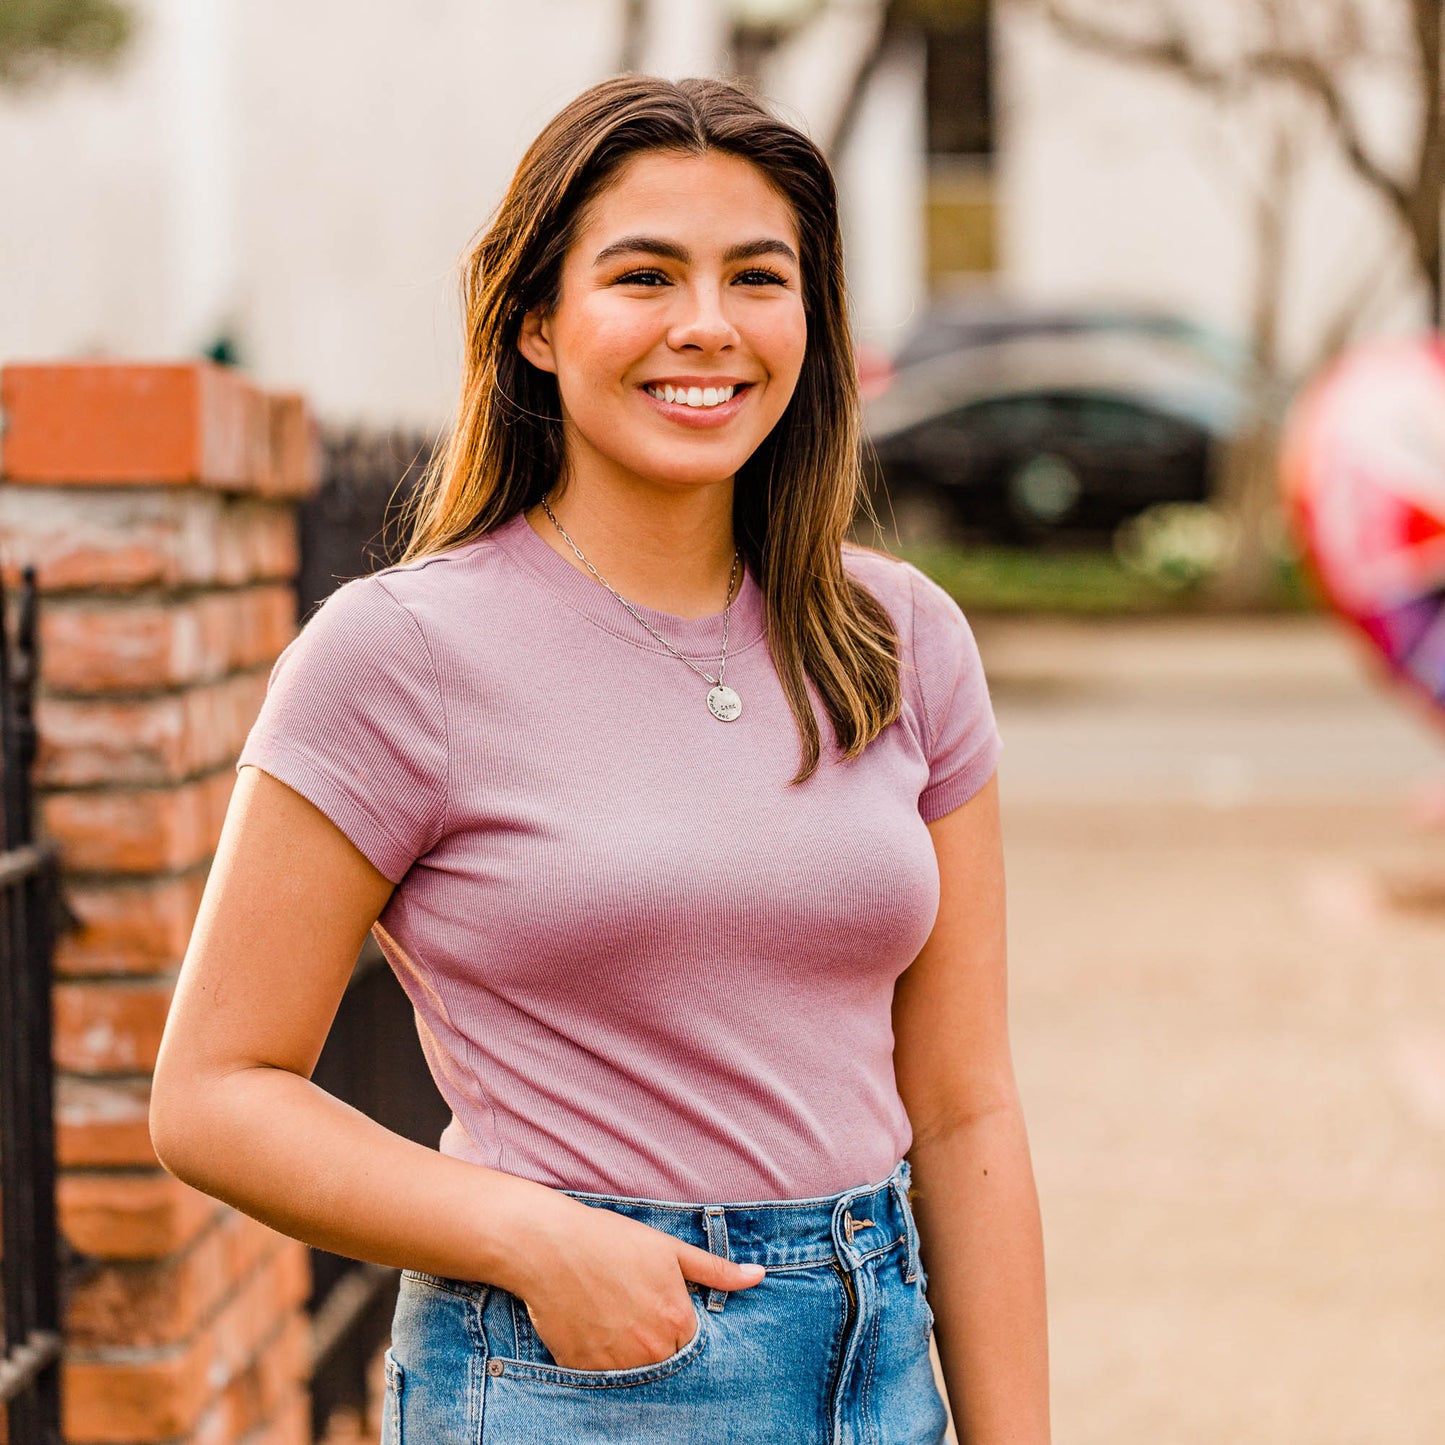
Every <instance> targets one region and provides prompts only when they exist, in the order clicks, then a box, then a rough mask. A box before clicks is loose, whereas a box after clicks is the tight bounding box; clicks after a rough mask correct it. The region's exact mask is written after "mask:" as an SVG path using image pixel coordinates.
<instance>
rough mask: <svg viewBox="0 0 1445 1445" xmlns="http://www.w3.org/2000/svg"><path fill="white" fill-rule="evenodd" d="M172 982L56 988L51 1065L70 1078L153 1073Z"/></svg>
mask: <svg viewBox="0 0 1445 1445" xmlns="http://www.w3.org/2000/svg"><path fill="white" fill-rule="evenodd" d="M174 992H175V979H174V978H172V977H161V978H156V979H136V980H132V979H126V980H124V981H110V982H105V983H70V982H65V983H57V984H56V986H55V989H54V991H53V994H52V999H53V1004H54V1019H55V1063H56V1067H57V1068H59V1069H65V1070H68V1071H69V1072H71V1073H73V1074H120V1073H137V1072H141V1071H144V1070H150V1069H154V1068H155V1062H156V1054H157V1052H158V1051H159V1049H160V1043H161V1033H162V1031H163V1030H164V1028H165V1023H166V1014H167V1012H168V1011H169V1010H170V1006H171V996H172V995H173V994H174Z"/></svg>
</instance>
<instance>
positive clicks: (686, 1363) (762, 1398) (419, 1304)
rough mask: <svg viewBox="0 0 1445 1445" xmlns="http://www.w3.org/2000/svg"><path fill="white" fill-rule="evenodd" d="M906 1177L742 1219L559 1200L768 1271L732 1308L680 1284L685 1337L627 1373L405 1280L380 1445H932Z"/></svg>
mask: <svg viewBox="0 0 1445 1445" xmlns="http://www.w3.org/2000/svg"><path fill="white" fill-rule="evenodd" d="M909 1177H910V1176H909V1167H908V1161H907V1160H906V1159H905V1160H902V1161H900V1163H899V1164H898V1166H897V1168H895V1169H894V1171H893V1173H892V1174H891V1175H890V1176H889V1177H888V1178H887V1179H885V1180H884V1181H883V1182H882V1183H880V1184H869V1185H863V1186H862V1187H860V1188H857V1189H849V1190H845V1191H844V1192H843V1193H841V1194H836V1195H831V1196H827V1197H823V1198H816V1199H769V1200H761V1201H757V1202H754V1203H747V1204H696V1205H694V1204H678V1203H671V1202H666V1201H659V1200H651V1199H626V1198H617V1197H613V1196H609V1195H602V1194H587V1193H582V1192H577V1191H573V1190H567V1191H564V1192H566V1193H568V1194H570V1195H571V1196H572V1197H573V1198H574V1199H580V1200H581V1201H582V1202H583V1203H585V1204H590V1205H593V1206H594V1207H597V1208H602V1209H613V1210H616V1211H617V1212H618V1213H619V1214H624V1215H626V1216H627V1217H628V1218H630V1219H639V1220H641V1221H642V1222H643V1223H644V1224H648V1225H651V1226H652V1227H653V1228H654V1229H660V1230H663V1231H664V1232H665V1233H667V1234H671V1235H674V1236H675V1237H676V1238H678V1239H681V1240H685V1241H686V1242H687V1243H689V1244H695V1245H698V1246H700V1247H701V1248H703V1249H707V1250H711V1251H712V1252H713V1253H714V1254H721V1255H724V1256H726V1257H727V1258H729V1259H732V1260H736V1261H737V1262H739V1263H742V1264H747V1263H757V1264H762V1265H765V1266H766V1267H767V1270H768V1273H767V1274H766V1275H765V1276H764V1278H763V1280H762V1283H760V1284H756V1285H753V1286H751V1287H750V1288H748V1289H743V1290H738V1291H736V1292H729V1291H726V1290H714V1289H708V1288H706V1287H705V1286H703V1285H698V1284H693V1283H691V1282H690V1283H689V1284H688V1289H689V1291H690V1292H691V1295H692V1302H693V1308H694V1310H695V1311H696V1313H697V1332H696V1333H695V1334H694V1335H693V1337H692V1339H691V1340H689V1341H688V1342H687V1344H685V1345H684V1346H683V1347H682V1348H681V1349H680V1350H678V1351H677V1352H676V1353H675V1354H673V1355H669V1356H668V1358H667V1359H665V1360H659V1361H658V1362H657V1363H656V1364H651V1365H642V1366H638V1367H636V1368H633V1369H626V1370H573V1369H564V1368H562V1367H561V1366H559V1365H557V1364H556V1363H555V1361H554V1360H553V1359H552V1356H551V1354H550V1353H549V1352H548V1350H547V1347H546V1345H544V1344H543V1343H542V1341H541V1339H540V1338H539V1337H538V1335H537V1333H536V1331H535V1330H534V1329H533V1328H532V1323H531V1320H530V1318H529V1317H528V1314H527V1310H526V1307H525V1305H524V1304H523V1303H522V1301H521V1300H520V1299H519V1298H517V1297H516V1296H515V1295H512V1294H510V1293H508V1292H507V1291H506V1290H503V1289H499V1288H498V1287H496V1286H495V1285H488V1284H482V1283H474V1282H471V1281H468V1280H458V1279H444V1278H441V1277H439V1276H437V1275H431V1274H422V1273H420V1272H418V1271H416V1270H405V1271H404V1272H403V1274H402V1279H401V1294H400V1297H399V1298H398V1300H397V1306H396V1314H395V1317H394V1319H393V1322H392V1337H391V1348H390V1349H388V1350H387V1352H386V1401H385V1416H384V1421H383V1426H382V1436H381V1439H382V1445H559V1442H561V1445H594V1442H595V1445H604V1442H605V1445H619V1442H625V1445H938V1442H939V1441H941V1440H942V1439H943V1437H944V1430H945V1426H946V1423H947V1416H946V1412H945V1410H944V1405H943V1400H942V1398H941V1397H940V1395H939V1392H938V1387H937V1386H936V1384H935V1383H934V1378H933V1369H932V1364H931V1362H930V1360H929V1353H928V1337H929V1332H930V1330H931V1329H932V1326H933V1311H932V1310H931V1309H930V1308H929V1306H928V1300H927V1298H926V1297H925V1286H926V1284H927V1275H926V1274H925V1273H924V1270H923V1265H922V1261H921V1260H920V1258H919V1242H918V1229H917V1226H916V1224H915V1223H914V1218H913V1210H912V1206H911V1205H910V1204H909V1202H908V1186H909Z"/></svg>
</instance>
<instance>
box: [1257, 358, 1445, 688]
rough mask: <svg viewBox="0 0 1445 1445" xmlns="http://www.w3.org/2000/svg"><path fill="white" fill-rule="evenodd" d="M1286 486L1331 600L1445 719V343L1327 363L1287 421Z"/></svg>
mask: <svg viewBox="0 0 1445 1445" xmlns="http://www.w3.org/2000/svg"><path fill="white" fill-rule="evenodd" d="M1282 481H1283V486H1284V493H1285V499H1286V502H1287V504H1288V506H1289V509H1290V514H1291V518H1292V521H1293V522H1294V524H1295V527H1296V529H1297V531H1298V533H1299V535H1300V537H1301V540H1302V542H1303V544H1304V547H1305V549H1306V551H1307V552H1308V554H1309V557H1310V560H1311V562H1312V564H1313V566H1314V570H1315V573H1316V575H1317V577H1318V578H1319V581H1320V585H1321V587H1322V588H1323V590H1324V593H1325V595H1326V597H1327V598H1328V600H1329V602H1330V604H1331V605H1332V606H1333V607H1334V608H1335V609H1336V610H1337V611H1339V612H1340V613H1341V614H1342V615H1343V616H1344V617H1346V618H1347V619H1348V620H1349V621H1350V622H1352V623H1353V624H1354V625H1355V626H1356V627H1358V628H1359V629H1360V630H1361V631H1362V632H1363V633H1364V634H1365V636H1366V637H1367V638H1369V640H1370V641H1371V643H1373V644H1374V646H1375V647H1376V648H1377V649H1378V650H1379V652H1380V654H1381V655H1382V656H1383V657H1384V659H1385V662H1386V663H1387V664H1388V665H1389V667H1390V669H1391V671H1392V672H1393V673H1394V674H1395V675H1396V676H1397V677H1399V678H1401V679H1402V680H1403V681H1404V682H1406V683H1408V684H1409V685H1410V686H1411V687H1412V688H1413V689H1415V690H1417V691H1418V692H1420V693H1423V695H1424V696H1425V697H1426V698H1427V699H1428V700H1429V701H1430V702H1431V703H1432V704H1433V706H1434V708H1435V709H1436V710H1437V716H1442V715H1445V338H1442V337H1440V336H1436V335H1427V336H1413V337H1405V338H1398V339H1393V340H1389V341H1379V342H1371V343H1368V344H1366V345H1363V346H1360V347H1358V348H1356V349H1354V350H1352V351H1349V352H1347V353H1346V354H1345V355H1344V356H1343V357H1342V358H1340V360H1338V361H1337V362H1335V363H1334V364H1333V365H1332V366H1331V367H1329V368H1328V369H1327V370H1326V371H1325V372H1324V373H1323V375H1322V376H1320V377H1319V378H1318V379H1317V380H1316V381H1315V382H1313V383H1312V384H1311V385H1310V386H1309V388H1308V389H1307V390H1306V391H1305V393H1304V395H1303V396H1302V397H1301V398H1300V400H1299V401H1298V402H1297V403H1296V405H1295V407H1294V410H1293V412H1292V413H1291V415H1290V418H1289V423H1288V426H1287V427H1286V432H1285V441H1284V451H1283V459H1282Z"/></svg>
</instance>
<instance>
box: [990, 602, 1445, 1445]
mask: <svg viewBox="0 0 1445 1445" xmlns="http://www.w3.org/2000/svg"><path fill="white" fill-rule="evenodd" d="M975 630H976V633H977V635H978V639H979V646H980V650H981V652H982V654H983V657H984V661H985V666H986V669H987V671H988V673H989V676H990V683H991V688H992V692H993V696H994V702H995V708H996V711H997V714H998V718H999V724H1000V728H1001V731H1002V733H1003V735H1004V740H1005V750H1004V759H1003V763H1002V767H1001V772H1000V784H1001V791H1002V797H1003V806H1004V825H1005V842H1006V851H1007V866H1008V875H1009V907H1010V951H1011V958H1010V970H1011V974H1010V978H1011V1025H1012V1036H1013V1045H1014V1055H1015V1062H1016V1066H1017V1070H1018V1076H1019V1082H1020V1088H1021V1090H1022V1093H1023V1098H1024V1107H1025V1112H1026V1116H1027V1120H1028V1124H1029V1131H1030V1138H1031V1142H1032V1148H1033V1154H1034V1165H1035V1172H1036V1175H1037V1179H1038V1183H1039V1190H1040V1199H1041V1205H1042V1210H1043V1216H1044V1227H1045V1235H1046V1263H1047V1271H1048V1286H1049V1295H1050V1338H1051V1361H1052V1374H1053V1397H1054V1418H1055V1432H1054V1439H1055V1441H1056V1442H1057V1445H1105V1442H1107V1445H1195V1442H1199V1445H1204V1442H1209V1445H1218V1442H1221V1441H1224V1442H1228V1445H1256V1442H1258V1445H1265V1442H1269V1445H1281V1442H1285V1445H1442V1442H1445V896H1442V895H1445V888H1441V887H1436V889H1435V891H1434V892H1432V885H1439V884H1440V883H1441V880H1442V879H1445V819H1441V817H1440V816H1439V815H1440V814H1442V813H1445V806H1442V799H1445V787H1442V779H1445V728H1439V727H1436V726H1435V725H1434V724H1432V723H1431V722H1430V721H1429V720H1427V719H1426V718H1425V717H1424V716H1423V715H1422V714H1418V713H1416V712H1412V711H1411V710H1410V709H1409V708H1407V707H1406V706H1403V705H1402V704H1401V701H1400V699H1399V698H1398V697H1397V696H1396V695H1394V694H1392V693H1391V692H1389V691H1388V690H1385V689H1383V688H1382V687H1381V686H1380V685H1379V684H1378V682H1377V681H1376V680H1374V679H1373V678H1372V676H1371V673H1370V671H1369V668H1368V664H1367V659H1366V658H1365V657H1364V656H1363V655H1362V654H1361V653H1359V652H1358V651H1357V650H1356V648H1355V646H1354V645H1353V643H1352V642H1351V640H1350V639H1349V637H1347V636H1346V634H1344V633H1343V632H1342V631H1340V630H1338V629H1337V628H1336V627H1335V626H1334V625H1333V624H1330V623H1328V622H1326V621H1324V620H1322V619H1318V618H1312V617H1301V618H1296V617H1291V618H1283V619H1273V620H1253V621H1251V620H1242V619H1164V620H1157V619H1154V620H1147V621H1125V622H1118V623H1114V622H1099V621H1088V622H1054V621H1034V620H1020V621H1014V620H1008V621H1004V620H998V619H988V618H985V619H981V620H976V621H975ZM1432 820H1433V823H1432Z"/></svg>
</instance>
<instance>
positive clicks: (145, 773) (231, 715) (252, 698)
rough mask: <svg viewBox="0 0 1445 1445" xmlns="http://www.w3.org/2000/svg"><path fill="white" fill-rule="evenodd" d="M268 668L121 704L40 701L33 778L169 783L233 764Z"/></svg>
mask: <svg viewBox="0 0 1445 1445" xmlns="http://www.w3.org/2000/svg"><path fill="white" fill-rule="evenodd" d="M41 665H42V667H43V666H44V664H43V662H42V664H41ZM268 671H269V670H268V669H266V668H264V667H262V668H257V669H255V670H254V671H251V672H244V673H237V674H236V675H234V676H232V677H227V678H223V679H221V680H220V681H219V682H210V683H201V684H199V685H197V686H195V687H191V688H187V689H185V690H183V691H181V692H168V693H157V694H155V695H154V696H152V697H146V698H139V699H129V700H124V701H122V700H119V699H117V700H111V699H104V698H97V699H92V698H69V697H42V698H41V699H40V700H39V702H38V703H37V704H36V709H35V721H36V726H37V728H38V729H39V733H40V746H39V751H38V755H37V757H36V764H35V767H36V778H37V781H38V782H39V783H40V785H41V786H42V787H48V788H84V787H89V786H92V785H93V784H96V783H122V784H125V783H129V784H135V785H140V784H148V783H169V782H179V781H181V780H182V779H184V778H188V777H191V776H193V775H194V774H196V773H199V772H203V771H205V770H207V769H210V768H217V767H220V766H221V765H222V764H224V763H228V762H234V760H235V758H236V756H237V754H238V753H239V752H240V751H241V745H242V744H243V743H244V742H245V740H246V734H247V732H249V730H250V727H251V724H252V723H253V722H255V720H256V714H257V713H258V712H260V710H261V703H262V701H263V699H264V698H265V696H266V681H267V676H268Z"/></svg>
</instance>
